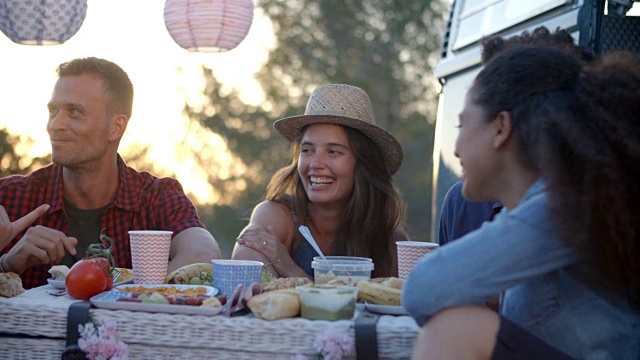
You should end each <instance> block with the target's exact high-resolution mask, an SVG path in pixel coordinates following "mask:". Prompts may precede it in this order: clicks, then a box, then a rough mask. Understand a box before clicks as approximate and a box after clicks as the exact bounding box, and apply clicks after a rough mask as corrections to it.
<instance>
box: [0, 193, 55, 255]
mask: <svg viewBox="0 0 640 360" xmlns="http://www.w3.org/2000/svg"><path fill="white" fill-rule="evenodd" d="M49 208H50V206H49V205H47V204H44V205H40V206H38V207H37V208H36V209H35V210H33V211H32V212H30V213H28V214H27V215H25V216H23V217H21V218H20V219H18V220H16V221H14V222H11V220H10V219H9V215H8V214H7V211H6V210H5V209H4V207H3V206H2V205H0V250H2V249H4V247H5V246H7V245H9V243H10V242H11V240H13V239H14V238H15V237H16V235H18V233H20V232H21V231H22V230H24V229H26V228H27V226H29V225H31V224H33V222H34V221H36V220H37V219H38V218H39V217H40V216H42V215H44V213H46V212H47V210H49Z"/></svg>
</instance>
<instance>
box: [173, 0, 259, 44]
mask: <svg viewBox="0 0 640 360" xmlns="http://www.w3.org/2000/svg"><path fill="white" fill-rule="evenodd" d="M253 9H254V6H253V1H252V0H167V2H166V3H165V5H164V24H165V26H166V27H167V30H168V31H169V34H170V35H171V37H172V38H173V41H175V42H176V43H177V44H178V45H180V46H181V47H182V48H185V49H187V50H189V51H199V52H223V51H228V50H231V49H233V48H235V47H236V46H238V44H240V43H241V42H242V40H244V38H245V37H246V36H247V33H248V32H249V28H251V22H252V21H253Z"/></svg>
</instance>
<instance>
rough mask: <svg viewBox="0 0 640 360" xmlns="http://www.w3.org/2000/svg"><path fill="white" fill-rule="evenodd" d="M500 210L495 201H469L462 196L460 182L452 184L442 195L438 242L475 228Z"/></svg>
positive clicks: (500, 207) (442, 243)
mask: <svg viewBox="0 0 640 360" xmlns="http://www.w3.org/2000/svg"><path fill="white" fill-rule="evenodd" d="M500 210H502V204H500V203H499V202H497V201H469V200H467V199H465V198H464V197H463V196H462V182H461V181H458V182H457V183H455V184H453V186H451V188H450V189H449V191H447V194H446V195H445V197H444V201H443V203H442V212H441V215H440V230H439V232H438V243H439V244H440V245H445V244H447V243H449V242H451V241H453V240H455V239H458V238H460V237H462V236H464V235H466V234H467V233H469V232H471V231H473V230H476V229H477V228H479V227H480V225H482V224H483V223H484V222H485V221H491V220H493V217H494V216H495V215H496V214H498V212H500Z"/></svg>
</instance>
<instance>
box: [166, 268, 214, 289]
mask: <svg viewBox="0 0 640 360" xmlns="http://www.w3.org/2000/svg"><path fill="white" fill-rule="evenodd" d="M211 268H212V266H211V263H196V264H189V265H185V266H183V267H181V268H179V269H177V270H175V271H173V272H171V273H169V275H167V277H166V279H165V282H166V283H167V284H190V285H207V286H213V276H212V272H211Z"/></svg>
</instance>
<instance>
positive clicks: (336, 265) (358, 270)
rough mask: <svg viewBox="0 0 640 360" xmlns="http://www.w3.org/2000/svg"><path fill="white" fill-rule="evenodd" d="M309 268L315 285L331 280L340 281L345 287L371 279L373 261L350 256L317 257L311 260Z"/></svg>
mask: <svg viewBox="0 0 640 360" xmlns="http://www.w3.org/2000/svg"><path fill="white" fill-rule="evenodd" d="M311 267H312V268H313V272H314V282H315V284H316V285H321V284H326V283H328V282H329V281H331V280H335V279H338V280H341V281H342V282H344V283H345V284H346V285H355V284H356V283H357V282H358V281H360V280H369V279H371V271H372V270H373V261H372V260H371V259H369V258H363V257H351V256H326V260H325V259H322V258H321V257H319V256H316V257H314V258H313V261H312V262H311Z"/></svg>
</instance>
